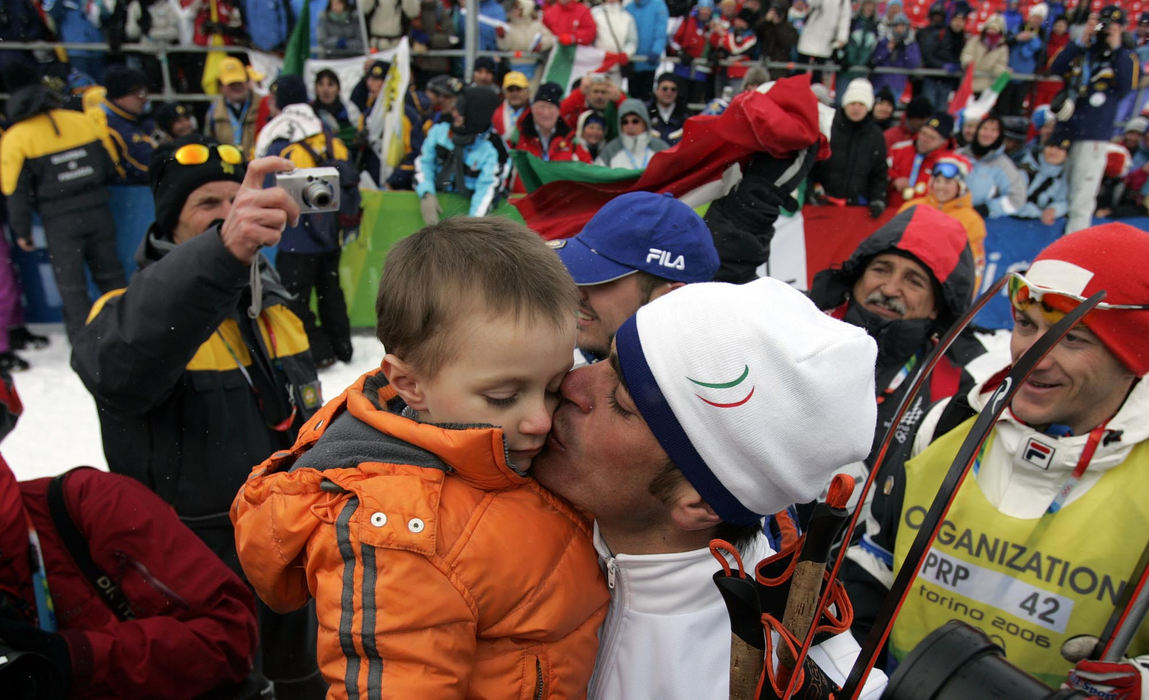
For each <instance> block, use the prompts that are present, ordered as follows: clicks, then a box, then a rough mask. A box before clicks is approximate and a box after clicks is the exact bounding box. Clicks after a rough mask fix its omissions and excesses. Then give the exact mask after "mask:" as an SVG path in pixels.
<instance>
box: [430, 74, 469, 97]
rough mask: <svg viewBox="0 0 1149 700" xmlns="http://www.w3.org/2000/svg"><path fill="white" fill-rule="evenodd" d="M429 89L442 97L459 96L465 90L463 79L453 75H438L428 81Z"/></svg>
mask: <svg viewBox="0 0 1149 700" xmlns="http://www.w3.org/2000/svg"><path fill="white" fill-rule="evenodd" d="M427 90H428V91H430V92H433V93H435V94H436V95H439V96H441V97H457V96H458V94H459V93H460V92H462V91H463V81H462V80H459V79H458V78H456V77H455V76H453V75H436V76H435V77H434V78H431V79H430V80H428V81H427Z"/></svg>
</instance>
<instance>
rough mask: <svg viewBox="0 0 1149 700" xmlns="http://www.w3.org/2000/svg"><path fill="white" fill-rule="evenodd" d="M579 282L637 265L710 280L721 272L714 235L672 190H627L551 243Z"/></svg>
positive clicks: (679, 277)
mask: <svg viewBox="0 0 1149 700" xmlns="http://www.w3.org/2000/svg"><path fill="white" fill-rule="evenodd" d="M548 245H550V246H551V247H553V248H555V250H556V251H557V252H558V254H559V258H560V259H561V260H562V261H563V264H564V265H566V267H567V270H569V271H570V273H571V277H573V278H574V281H575V284H578V285H583V286H585V285H592V284H604V283H606V282H611V281H614V280H616V279H619V278H620V277H626V276H627V275H629V274H632V273H634V272H635V271H637V270H641V271H643V272H647V273H650V274H652V275H654V276H655V277H661V278H663V279H668V280H671V281H674V282H687V283H690V282H709V281H710V280H712V279H714V273H716V272H718V251H717V250H715V248H714V236H713V235H712V234H711V233H710V229H709V228H707V226H706V223H705V222H704V221H703V220H702V217H700V216H698V214H696V213H695V211H694V210H693V209H691V208H690V207H689V206H687V205H685V204H683V203H682V202H680V201H678V200H677V199H675V198H673V197H671V196H669V195H661V194H655V193H653V192H629V193H627V194H624V195H620V196H618V197H615V198H614V199H612V200H610V201H609V202H607V203H606V204H605V205H604V206H603V207H602V209H599V210H598V213H597V214H595V215H594V217H592V218H591V220H590V221H588V222H587V224H586V226H585V227H583V230H582V231H580V232H579V234H578V235H577V236H575V237H573V238H567V239H563V240H557V241H550V242H549V243H548Z"/></svg>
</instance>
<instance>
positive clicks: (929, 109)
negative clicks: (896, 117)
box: [906, 95, 934, 119]
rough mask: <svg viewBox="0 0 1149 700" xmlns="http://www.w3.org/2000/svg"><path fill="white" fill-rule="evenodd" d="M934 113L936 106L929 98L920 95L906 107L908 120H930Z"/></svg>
mask: <svg viewBox="0 0 1149 700" xmlns="http://www.w3.org/2000/svg"><path fill="white" fill-rule="evenodd" d="M933 113H934V105H933V103H932V102H930V99H929V98H928V97H925V96H924V95H918V96H917V97H915V98H913V99H912V100H910V103H909V104H908V105H906V118H907V119H928V118H929V116H930V115H931V114H933Z"/></svg>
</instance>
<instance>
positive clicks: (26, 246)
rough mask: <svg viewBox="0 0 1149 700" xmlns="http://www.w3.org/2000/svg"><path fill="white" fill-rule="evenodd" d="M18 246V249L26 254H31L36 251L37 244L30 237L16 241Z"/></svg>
mask: <svg viewBox="0 0 1149 700" xmlns="http://www.w3.org/2000/svg"><path fill="white" fill-rule="evenodd" d="M16 245H17V247H19V248H20V250H22V251H24V252H25V253H31V252H32V251H34V250H36V244H35V243H33V242H32V238H31V237H29V238H17V239H16Z"/></svg>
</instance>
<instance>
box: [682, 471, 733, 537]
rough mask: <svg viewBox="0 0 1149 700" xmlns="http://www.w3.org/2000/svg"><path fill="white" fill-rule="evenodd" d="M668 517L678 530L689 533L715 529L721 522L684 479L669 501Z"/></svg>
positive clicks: (716, 514)
mask: <svg viewBox="0 0 1149 700" xmlns="http://www.w3.org/2000/svg"><path fill="white" fill-rule="evenodd" d="M670 517H671V519H672V520H673V521H674V524H675V525H677V526H678V527H679V529H681V530H686V531H689V532H694V531H697V530H705V529H707V528H712V527H716V526H717V525H718V524H719V523H721V522H722V518H720V517H718V513H715V512H714V509H713V508H711V507H710V504H709V503H707V502H706V501H705V500H703V498H702V496H700V495H699V493H698V491H697V490H696V489H695V488H694V487H693V486H691V485H690V482H689V481H686V480H685V479H683V481H682V483H681V484H679V485H678V488H677V489H676V491H675V495H674V498H673V500H672V501H671V508H670Z"/></svg>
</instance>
